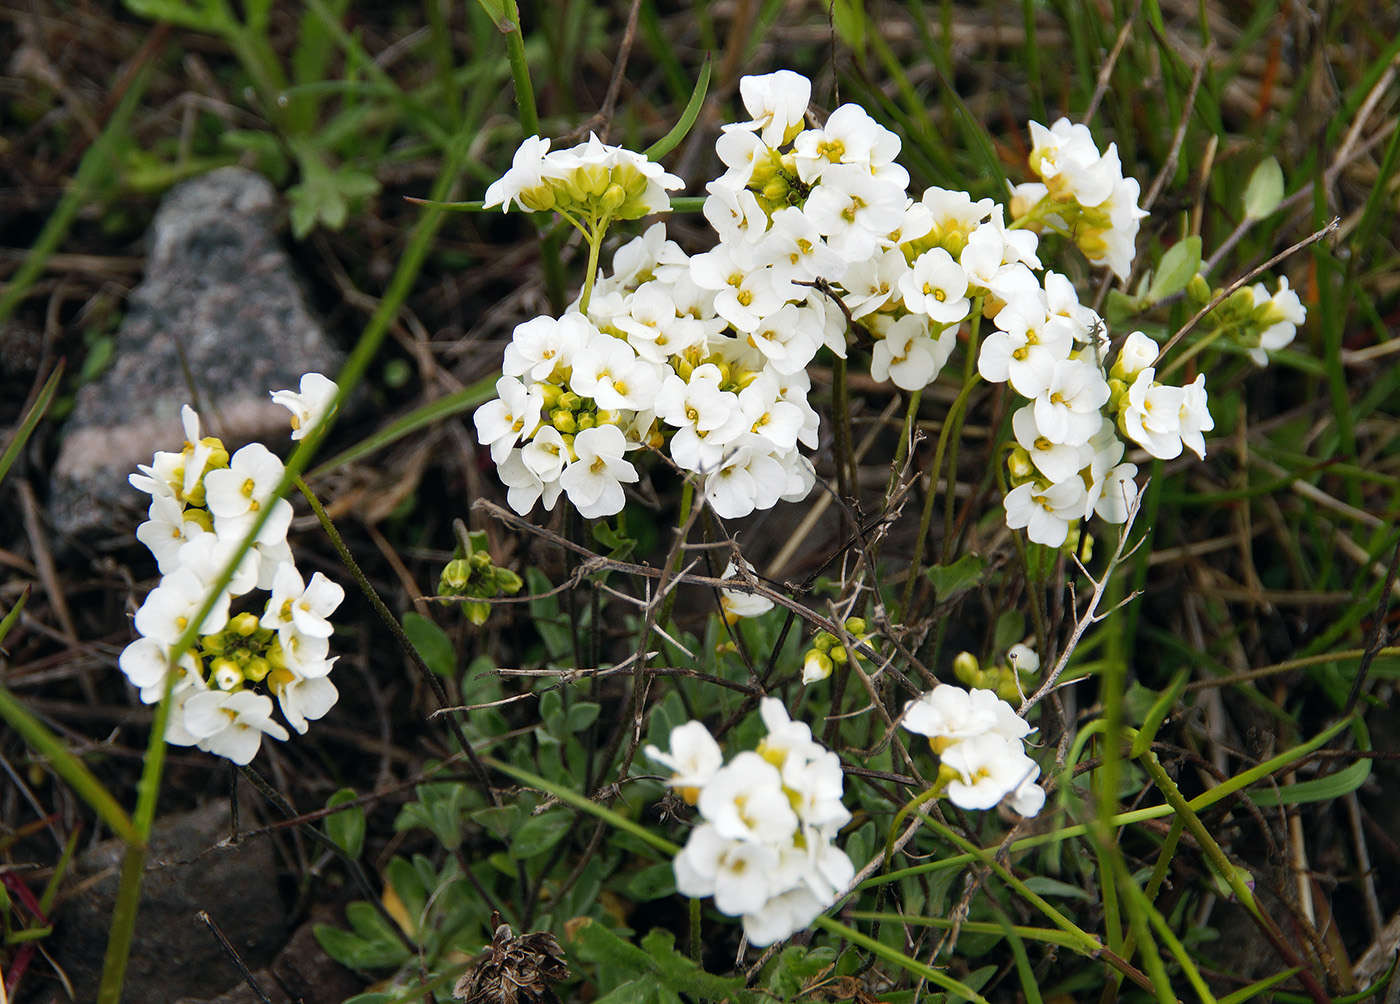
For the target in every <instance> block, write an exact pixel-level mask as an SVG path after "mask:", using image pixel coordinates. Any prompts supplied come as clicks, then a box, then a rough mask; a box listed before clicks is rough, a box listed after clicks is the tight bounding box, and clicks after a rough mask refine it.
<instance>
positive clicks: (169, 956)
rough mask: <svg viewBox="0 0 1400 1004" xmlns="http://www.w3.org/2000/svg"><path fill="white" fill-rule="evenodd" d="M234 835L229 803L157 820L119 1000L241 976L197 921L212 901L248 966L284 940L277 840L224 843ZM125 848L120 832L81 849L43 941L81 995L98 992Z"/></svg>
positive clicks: (215, 989) (221, 985) (211, 909)
mask: <svg viewBox="0 0 1400 1004" xmlns="http://www.w3.org/2000/svg"><path fill="white" fill-rule="evenodd" d="M228 835H229V812H228V804H227V803H221V802H213V803H210V804H209V805H206V806H204V807H203V808H200V809H196V810H194V811H192V812H186V813H180V814H178V815H173V816H168V817H166V818H164V819H161V820H159V821H158V822H157V823H156V826H155V830H154V832H153V833H152V835H151V849H150V853H149V854H148V856H147V860H146V875H145V881H144V882H143V883H142V886H141V907H140V912H139V913H138V914H137V920H136V933H135V939H134V941H133V942H132V946H131V958H130V963H129V964H128V967H127V976H126V986H125V989H124V990H123V992H122V1000H124V1001H141V1002H144V1004H170V1002H171V1001H176V1000H179V999H180V998H182V997H192V998H196V999H199V998H210V997H217V996H218V995H219V994H221V993H223V992H224V991H226V990H228V989H229V987H231V986H233V985H234V984H235V983H237V982H238V979H239V976H238V971H237V970H236V969H235V968H234V967H233V965H232V963H230V962H229V960H228V958H227V957H226V956H225V955H224V953H223V951H222V950H221V949H220V947H219V945H218V943H217V942H216V941H215V940H214V937H213V935H211V934H210V933H209V929H208V928H207V927H205V926H204V924H203V923H201V922H200V921H199V919H198V917H197V914H198V913H199V911H200V910H207V911H208V913H209V916H210V917H211V918H212V919H213V921H214V923H216V924H217V925H218V926H219V929H220V930H221V931H223V933H224V936H225V937H226V938H228V940H229V942H230V943H231V944H232V945H233V946H234V948H235V949H236V950H237V951H238V954H239V956H240V957H241V958H242V959H243V962H244V964H245V965H247V966H248V968H249V969H252V970H255V971H256V970H258V969H259V968H261V967H264V966H267V965H268V964H269V963H270V962H271V961H272V959H273V957H274V956H275V955H276V953H277V952H278V950H279V949H280V948H281V947H282V946H283V944H284V943H285V942H286V940H287V917H286V914H287V911H286V907H285V906H284V904H283V903H282V899H281V897H280V896H279V895H278V891H277V863H276V861H275V860H274V859H273V853H272V845H271V842H270V841H268V840H267V839H266V838H255V839H251V840H246V841H242V842H240V843H238V844H237V845H235V846H220V844H221V842H222V841H224V840H226V839H227V838H228ZM125 851H126V845H125V844H123V843H122V842H121V841H120V840H108V841H105V842H104V843H101V844H99V845H97V846H96V847H94V848H92V849H91V850H89V851H87V852H85V853H84V854H82V855H81V856H80V857H79V858H78V860H77V862H76V864H75V869H74V874H73V877H72V880H71V883H70V885H71V887H75V888H81V889H82V891H81V892H80V893H78V895H76V896H75V897H74V898H73V899H71V900H69V901H68V902H66V903H64V904H63V906H62V908H61V909H60V910H59V911H58V916H57V918H56V920H55V926H54V933H53V937H52V938H51V939H50V940H49V941H47V942H45V946H44V947H45V948H46V949H48V951H49V952H50V953H52V955H53V957H54V960H55V961H56V962H57V963H58V965H59V966H61V967H62V968H63V971H64V972H65V973H67V975H68V978H69V979H70V980H71V981H72V983H73V989H74V992H75V994H76V995H77V996H76V1000H78V1001H90V1000H93V999H94V998H95V996H96V993H97V985H98V981H99V980H100V978H101V975H102V956H103V953H104V952H105V951H106V949H107V935H108V933H109V932H110V929H111V926H112V909H113V907H114V905H115V903H116V893H117V883H118V881H119V878H120V874H121V864H122V857H123V855H124V854H125ZM83 883H91V884H90V885H83ZM269 982H271V981H269Z"/></svg>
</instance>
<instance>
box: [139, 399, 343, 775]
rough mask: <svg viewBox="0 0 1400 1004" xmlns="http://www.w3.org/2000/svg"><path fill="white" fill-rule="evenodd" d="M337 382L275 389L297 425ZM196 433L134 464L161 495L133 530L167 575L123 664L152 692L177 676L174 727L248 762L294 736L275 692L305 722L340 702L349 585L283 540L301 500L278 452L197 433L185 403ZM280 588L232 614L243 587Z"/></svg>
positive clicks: (142, 481)
mask: <svg viewBox="0 0 1400 1004" xmlns="http://www.w3.org/2000/svg"><path fill="white" fill-rule="evenodd" d="M335 393H336V386H335V384H334V383H333V382H331V381H330V380H328V379H326V378H325V377H323V376H321V375H320V374H315V373H313V374H307V376H306V377H305V378H303V380H302V383H301V391H300V393H298V392H294V391H277V392H275V393H274V394H273V395H272V397H273V400H274V401H276V402H277V403H278V404H282V405H284V406H285V407H287V408H289V409H290V410H291V412H292V427H293V430H294V431H293V438H294V439H299V438H301V437H302V436H304V435H306V433H307V432H309V431H310V430H311V429H313V428H314V427H315V425H316V424H317V423H318V422H320V421H321V420H322V418H324V416H325V414H326V412H327V410H328V409H329V407H330V405H331V402H332V400H333V398H334V397H335ZM182 416H183V419H184V426H185V437H186V440H187V441H186V443H185V447H184V449H183V450H182V451H181V452H179V453H168V452H159V453H157V454H156V455H155V458H154V459H153V460H152V462H151V464H150V466H144V465H143V466H141V468H140V470H141V473H140V474H133V475H131V479H130V480H131V483H132V485H133V486H134V487H136V488H138V489H140V490H141V491H143V492H146V493H147V494H149V495H150V496H151V505H150V510H149V513H148V519H147V521H146V522H144V523H142V524H141V525H140V526H139V527H138V528H137V530H136V537H137V539H138V540H140V541H141V542H142V543H143V544H145V545H146V546H147V547H148V548H150V550H151V553H152V554H154V555H155V558H156V563H157V565H158V566H159V568H160V572H161V580H160V584H159V585H158V586H156V588H155V589H153V590H152V591H151V593H150V594H149V595H148V596H147V597H146V601H145V602H144V603H143V604H141V608H140V609H139V610H137V612H136V630H137V631H138V632H139V633H140V634H141V637H140V638H137V639H136V640H135V641H133V642H132V643H131V644H130V645H128V646H127V647H126V649H125V650H124V651H123V652H122V654H121V658H120V660H119V665H120V667H121V670H122V672H124V673H125V674H126V676H127V678H128V679H129V680H130V681H131V683H132V684H133V685H134V686H136V687H138V688H139V689H140V693H141V700H143V701H145V702H146V703H147V704H152V703H155V702H156V701H159V700H160V699H161V697H162V696H163V695H164V694H165V690H166V686H167V681H168V680H169V677H170V676H171V675H172V674H173V675H174V677H175V679H174V682H173V683H171V684H170V687H171V694H172V697H171V700H172V702H173V704H172V708H171V715H170V721H169V726H168V728H167V730H166V735H165V738H166V740H167V741H168V742H171V743H174V744H176V745H178V746H198V747H199V748H200V749H203V750H207V751H209V752H211V753H216V754H218V755H219V756H224V757H227V758H228V759H230V760H232V761H234V762H235V763H240V764H246V763H248V762H249V761H251V760H252V759H253V756H254V755H255V754H256V753H257V751H258V747H259V746H260V745H261V743H262V737H263V736H264V735H267V736H271V737H273V738H274V739H286V738H288V732H287V730H286V729H285V728H283V727H282V726H281V725H280V724H278V723H277V722H275V721H274V720H273V719H272V711H273V707H272V700H271V698H269V697H268V696H267V695H266V694H264V693H259V692H257V691H256V690H255V689H253V688H254V687H255V686H257V685H259V684H260V685H261V686H262V687H264V688H266V690H268V691H270V692H271V693H272V694H275V695H276V696H277V700H278V703H279V705H280V706H281V710H282V716H283V718H285V719H286V720H287V723H288V724H289V725H291V726H292V728H294V729H296V730H297V731H298V732H302V733H304V732H305V731H306V729H307V720H308V719H317V718H320V717H321V716H322V715H324V714H325V713H326V712H327V711H329V710H330V708H331V706H332V705H334V704H335V702H336V699H337V697H338V696H339V695H338V694H337V692H336V689H335V685H334V684H332V683H331V681H330V680H329V678H328V674H329V673H330V671H331V667H332V665H334V663H335V661H336V660H335V658H333V657H330V656H329V648H330V641H329V639H330V636H331V631H332V628H331V624H330V621H329V620H328V618H329V617H330V615H331V613H333V612H334V610H335V608H336V607H337V606H339V605H340V602H341V600H342V599H344V597H345V591H344V590H343V589H341V587H340V586H338V585H336V584H335V583H334V582H331V581H330V580H329V579H327V578H326V577H325V576H324V575H322V574H321V573H320V572H317V573H316V574H315V575H313V576H312V577H311V581H310V582H304V581H303V579H302V577H301V573H299V572H298V571H297V568H296V565H295V563H294V562H293V560H292V551H291V548H290V547H289V546H288V544H287V529H288V527H289V526H290V525H291V520H292V507H291V505H290V504H289V503H287V502H286V501H284V500H282V499H278V498H276V497H275V496H274V490H275V489H276V488H277V486H278V484H279V483H280V481H281V479H282V475H283V471H284V468H283V465H282V461H280V460H278V459H277V457H276V456H275V455H273V453H272V452H271V451H270V450H268V449H267V447H265V446H263V445H262V444H260V443H252V444H250V445H248V446H245V447H243V448H242V449H241V450H239V451H238V452H236V453H234V454H233V455H232V456H230V455H229V453H228V451H227V450H226V449H225V448H224V444H223V443H222V442H221V441H220V440H218V439H217V438H215V437H213V436H201V435H200V423H199V416H198V415H197V414H196V413H195V412H194V409H192V408H190V407H189V406H188V405H186V406H185V408H184V410H183V412H182ZM269 506H270V507H271V510H272V512H271V514H270V515H269V516H268V517H267V521H266V522H265V523H264V524H263V526H262V528H261V529H260V530H259V531H258V535H257V537H256V538H255V539H254V540H253V544H252V547H251V548H250V549H249V550H248V552H247V554H246V555H245V557H244V558H243V560H242V561H240V562H239V564H238V567H237V568H236V569H235V570H234V573H233V576H232V578H231V579H230V580H229V582H228V584H227V585H226V586H224V587H223V589H222V590H220V591H219V593H218V594H217V596H216V598H215V602H214V604H213V606H212V607H211V609H210V611H209V613H208V614H207V615H205V617H204V619H203V620H202V621H201V622H200V624H199V628H198V632H197V635H198V640H197V642H196V644H195V645H193V646H192V647H190V648H189V649H187V650H186V651H185V652H183V653H182V654H181V655H180V656H179V657H178V658H176V659H175V660H174V661H173V662H172V660H171V650H172V648H173V646H174V645H175V644H176V643H177V641H178V640H179V639H180V637H181V636H182V635H183V634H184V633H185V631H186V629H187V628H188V627H189V624H190V621H191V619H192V618H194V617H196V616H197V615H198V613H199V611H200V609H201V608H202V607H203V606H204V604H205V602H206V600H207V599H208V596H209V594H210V591H211V590H212V588H213V587H214V585H215V583H216V581H217V579H218V578H219V576H220V574H221V573H222V572H223V570H224V568H225V567H226V566H227V565H228V563H229V561H230V559H231V558H232V557H233V554H234V551H235V550H237V548H238V547H239V545H240V544H241V543H242V541H243V540H244V539H245V538H246V537H247V536H248V534H249V533H250V532H251V531H252V528H253V524H254V522H255V521H256V520H257V519H258V517H259V515H260V513H261V512H263V511H264V510H265V509H266V508H267V507H269ZM258 589H261V590H267V591H269V592H270V594H271V595H270V596H269V598H268V600H267V602H266V604H265V605H264V607H263V609H262V611H261V614H260V615H259V614H254V613H252V612H243V613H237V614H231V609H232V606H233V601H234V600H236V599H238V598H240V597H243V596H245V595H247V594H249V593H251V592H252V591H253V590H258Z"/></svg>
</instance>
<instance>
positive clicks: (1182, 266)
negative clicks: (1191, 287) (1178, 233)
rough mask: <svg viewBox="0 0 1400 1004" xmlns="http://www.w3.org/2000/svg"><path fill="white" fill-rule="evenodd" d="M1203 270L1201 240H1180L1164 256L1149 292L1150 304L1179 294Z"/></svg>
mask: <svg viewBox="0 0 1400 1004" xmlns="http://www.w3.org/2000/svg"><path fill="white" fill-rule="evenodd" d="M1200 270H1201V239H1200V238H1199V237H1196V236H1191V237H1187V238H1185V239H1184V240H1179V241H1177V242H1176V243H1175V244H1173V245H1172V246H1171V248H1169V249H1168V250H1167V253H1166V254H1164V255H1162V262H1161V264H1160V265H1159V266H1158V267H1157V274H1156V275H1155V276H1153V278H1152V285H1151V287H1149V288H1148V290H1147V296H1146V300H1147V302H1148V303H1157V302H1158V301H1160V300H1165V299H1166V298H1167V297H1169V296H1171V295H1172V294H1173V293H1179V292H1181V290H1183V289H1185V288H1186V284H1187V283H1188V282H1190V281H1191V280H1192V279H1193V278H1195V276H1196V273H1197V272H1199V271H1200Z"/></svg>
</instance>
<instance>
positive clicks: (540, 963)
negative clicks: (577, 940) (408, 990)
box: [452, 913, 569, 1004]
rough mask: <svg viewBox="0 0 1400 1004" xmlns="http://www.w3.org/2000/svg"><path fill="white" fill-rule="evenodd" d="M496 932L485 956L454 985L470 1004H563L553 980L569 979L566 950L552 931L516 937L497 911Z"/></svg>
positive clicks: (455, 992)
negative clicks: (560, 1002)
mask: <svg viewBox="0 0 1400 1004" xmlns="http://www.w3.org/2000/svg"><path fill="white" fill-rule="evenodd" d="M491 923H492V924H493V925H494V926H495V929H496V933H495V934H494V935H493V936H492V938H491V946H490V948H489V949H487V952H486V955H485V957H484V958H483V959H482V960H481V961H480V962H478V963H477V964H476V965H474V966H472V968H471V969H469V970H467V972H466V973H464V974H463V975H462V978H461V979H460V980H458V981H457V985H456V986H455V987H453V988H452V996H453V997H455V998H457V999H458V1000H464V1001H467V1002H468V1004H559V995H558V994H557V993H555V992H554V987H553V986H552V985H551V984H552V983H555V982H558V981H559V980H566V979H568V978H569V967H568V966H567V965H566V964H565V962H564V950H563V949H562V948H560V947H559V942H558V941H556V940H554V935H552V934H550V933H549V932H548V931H533V932H531V933H530V934H523V935H521V936H520V937H518V938H517V937H516V936H515V932H513V931H512V930H511V929H510V925H509V924H504V923H502V922H501V915H500V914H499V913H493V914H492V915H491Z"/></svg>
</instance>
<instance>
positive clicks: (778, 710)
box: [646, 697, 855, 946]
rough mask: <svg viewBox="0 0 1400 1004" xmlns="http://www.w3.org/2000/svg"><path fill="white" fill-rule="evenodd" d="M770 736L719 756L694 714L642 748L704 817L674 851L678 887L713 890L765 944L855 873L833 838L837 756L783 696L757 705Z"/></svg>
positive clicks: (842, 819)
mask: <svg viewBox="0 0 1400 1004" xmlns="http://www.w3.org/2000/svg"><path fill="white" fill-rule="evenodd" d="M761 714H762V716H763V722H764V724H765V725H767V726H768V736H767V738H765V739H764V740H763V741H762V742H761V743H759V745H758V749H757V750H752V751H745V752H743V753H740V754H738V755H737V756H735V757H734V758H733V759H732V760H730V761H729V763H727V764H726V763H724V757H723V756H722V755H721V753H720V750H719V746H718V745H716V743H715V740H714V738H713V737H712V736H711V735H710V733H709V731H708V730H706V728H705V726H703V725H701V724H700V723H699V722H694V721H692V722H687V723H686V724H684V725H680V726H677V727H676V728H674V729H672V730H671V742H670V745H671V749H670V752H669V753H663V752H661V751H660V750H659V749H657V748H656V747H655V746H648V747H647V748H646V753H647V756H649V757H651V758H652V759H653V760H655V761H657V762H658V763H661V764H664V765H665V766H667V767H669V768H670V769H671V770H672V771H674V772H675V775H674V777H673V778H672V779H671V786H672V787H673V788H675V789H677V791H678V792H679V793H680V795H681V797H683V798H684V799H685V800H686V801H687V802H690V803H691V804H692V805H695V806H697V807H698V808H699V810H700V814H701V815H702V816H703V817H704V822H702V823H701V824H700V825H699V826H697V827H695V829H693V830H692V831H691V833H690V839H689V840H687V841H686V845H685V847H684V848H683V849H682V850H681V852H680V854H678V855H677V856H676V860H675V871H676V888H677V889H678V890H679V891H680V892H681V894H682V895H685V896H691V897H695V898H699V897H702V896H713V897H714V900H715V906H716V908H717V909H718V910H719V911H720V912H721V913H725V914H728V915H729V916H731V917H742V918H743V923H744V933H745V935H747V936H748V939H749V941H750V943H752V944H755V945H760V946H762V945H771V944H772V943H773V942H775V941H781V940H782V939H784V938H787V937H789V936H790V935H792V934H794V933H796V932H797V931H800V930H803V929H804V928H806V927H807V926H808V925H810V924H811V923H812V921H813V920H815V919H816V918H817V917H818V916H819V915H820V914H821V912H822V911H823V910H825V909H827V908H828V907H830V906H831V905H832V904H834V903H835V902H836V899H837V897H838V896H840V895H841V894H842V893H843V892H845V891H846V887H847V886H848V885H849V884H850V882H851V880H852V879H853V878H854V877H855V868H854V867H853V866H852V865H851V859H850V858H848V857H847V856H846V854H845V852H844V851H842V850H841V849H840V848H838V847H836V846H835V845H834V844H833V843H832V840H833V839H834V838H835V836H836V833H837V831H838V830H840V829H841V827H842V826H844V825H845V824H846V823H847V822H848V821H849V820H850V818H851V814H850V813H849V812H848V811H847V810H846V807H845V806H844V805H842V804H841V795H842V789H843V781H842V773H841V761H840V759H839V758H838V757H837V756H836V754H835V753H832V752H831V751H830V750H828V749H826V747H824V746H822V745H821V743H819V742H817V741H816V740H814V739H813V738H812V730H811V729H810V728H809V727H808V726H807V725H806V724H805V723H803V722H794V721H792V720H790V719H789V717H788V713H787V710H786V709H785V708H784V707H783V704H782V702H781V701H779V700H777V699H776V698H771V697H766V698H764V699H763V702H762V705H761Z"/></svg>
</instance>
